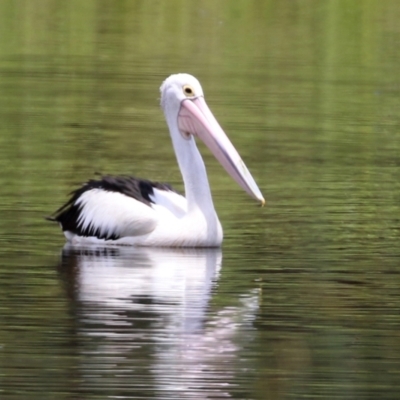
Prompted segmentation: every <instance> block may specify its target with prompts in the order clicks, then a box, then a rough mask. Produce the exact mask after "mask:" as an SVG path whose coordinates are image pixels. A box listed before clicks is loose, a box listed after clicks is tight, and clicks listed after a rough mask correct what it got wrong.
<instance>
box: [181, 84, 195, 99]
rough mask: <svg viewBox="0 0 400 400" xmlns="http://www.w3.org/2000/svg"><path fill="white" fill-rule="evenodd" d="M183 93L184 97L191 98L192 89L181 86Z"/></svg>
mask: <svg viewBox="0 0 400 400" xmlns="http://www.w3.org/2000/svg"><path fill="white" fill-rule="evenodd" d="M183 93H184V94H185V96H186V97H193V96H194V89H193V88H192V87H191V86H189V85H185V86H183Z"/></svg>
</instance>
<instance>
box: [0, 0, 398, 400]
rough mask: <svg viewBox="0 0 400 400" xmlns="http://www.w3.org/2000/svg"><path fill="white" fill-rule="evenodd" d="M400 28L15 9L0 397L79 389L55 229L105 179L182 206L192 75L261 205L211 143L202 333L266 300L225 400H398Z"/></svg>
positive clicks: (188, 7) (315, 9)
mask: <svg viewBox="0 0 400 400" xmlns="http://www.w3.org/2000/svg"><path fill="white" fill-rule="evenodd" d="M399 14H400V6H399V4H398V2H397V1H394V0H393V1H385V2H377V1H348V0H346V1H325V2H321V1H302V2H294V1H293V2H279V1H259V2H257V1H254V2H253V1H251V2H250V1H235V2H233V1H218V2H213V1H200V2H189V1H175V0H169V1H149V0H146V1H121V2H104V1H85V2H78V1H71V2H56V1H36V2H34V3H33V2H28V1H25V2H18V3H16V2H12V1H6V2H2V3H1V4H0V37H2V40H1V41H0V118H1V125H0V130H1V134H0V152H1V156H0V166H1V170H2V174H0V180H1V187H2V192H1V207H0V235H1V236H0V238H1V241H2V254H3V266H2V268H1V275H0V297H1V300H2V301H1V306H0V307H1V308H0V314H1V315H2V321H5V322H4V323H3V324H2V325H3V326H4V327H5V328H4V329H2V330H0V390H3V391H5V393H6V395H9V396H10V398H11V396H14V398H18V396H19V398H24V396H26V393H28V392H32V387H34V388H35V391H34V392H33V394H32V393H31V396H36V397H37V398H41V399H42V398H45V396H44V393H45V392H46V390H45V389H46V385H48V383H49V382H50V381H51V382H52V385H53V386H51V389H50V392H51V393H56V392H57V393H58V394H57V395H58V398H64V397H65V398H68V397H70V395H71V393H75V392H74V388H75V386H76V385H77V386H79V385H78V384H77V381H79V382H80V385H81V386H80V387H83V388H85V382H81V381H80V379H81V377H80V376H79V373H75V372H76V368H77V365H78V364H79V362H78V360H79V358H80V351H79V343H78V345H77V348H78V349H76V348H74V350H73V351H72V350H71V341H72V342H73V341H74V340H76V337H75V336H74V332H75V325H76V324H78V323H79V319H78V322H77V318H76V315H75V314H74V313H71V314H69V310H70V303H69V301H68V298H67V297H66V295H65V292H64V291H63V290H62V288H61V286H60V278H59V276H58V275H57V273H56V272H55V265H56V264H57V253H58V251H59V249H60V248H61V246H62V245H63V243H64V239H63V237H62V235H61V233H60V232H58V230H57V229H56V227H54V226H52V225H49V224H48V223H46V222H45V221H44V220H43V218H42V217H43V216H44V215H47V214H48V213H50V212H52V211H53V210H55V209H56V208H57V207H58V206H59V205H60V204H61V203H62V202H63V201H64V200H65V198H66V194H67V193H68V192H69V191H70V190H72V189H73V187H74V185H76V184H77V183H79V182H81V181H84V180H86V179H88V178H90V177H91V176H92V175H93V173H94V172H95V171H100V172H107V173H121V174H137V175H139V176H144V177H149V178H153V179H156V180H161V181H162V180H164V181H168V182H170V183H171V184H173V185H174V186H177V187H178V188H179V189H181V190H182V184H181V178H180V174H179V171H178V169H177V166H176V163H175V157H174V154H173V152H172V148H171V145H170V140H169V137H168V134H167V129H166V126H165V122H164V120H163V116H162V114H161V111H160V110H159V107H158V101H159V100H158V97H159V94H158V87H159V85H160V83H161V81H162V80H163V79H164V78H165V77H166V76H168V75H169V74H170V73H172V72H180V71H185V72H190V73H193V74H194V75H196V76H197V77H198V78H199V79H200V80H201V82H202V84H203V87H204V89H205V92H206V97H207V101H208V103H209V105H210V107H211V109H212V110H213V112H214V114H215V115H216V117H217V118H218V120H219V121H220V122H221V125H222V126H223V127H224V128H225V130H226V132H227V133H228V134H229V136H230V137H231V138H232V141H233V143H234V144H235V146H236V147H237V149H238V150H239V152H240V153H241V155H242V156H243V158H244V160H245V161H246V164H247V165H248V167H249V169H250V170H251V171H252V173H253V175H254V176H255V178H256V180H257V182H258V183H259V185H260V187H261V188H262V191H263V194H264V196H265V197H266V200H267V207H265V208H264V209H259V208H257V206H256V205H255V204H254V203H253V202H252V200H251V199H249V198H247V196H246V194H244V193H242V192H241V190H240V189H239V188H238V187H236V186H235V184H234V183H233V182H232V181H231V179H230V178H229V177H228V176H226V174H225V173H224V172H223V170H222V169H221V168H220V167H219V166H218V165H217V164H216V162H215V161H214V160H213V159H212V157H211V156H210V155H209V154H208V152H207V151H206V149H204V148H203V147H202V152H203V154H204V158H205V159H206V163H207V167H208V171H209V175H210V181H211V184H212V187H213V194H214V198H215V203H216V207H217V210H218V213H219V215H220V218H221V221H222V223H223V226H224V230H225V243H224V258H223V268H222V271H221V276H220V278H219V280H218V286H217V287H216V288H215V289H214V291H213V296H212V299H211V300H210V310H209V314H208V315H207V318H208V319H209V320H210V321H213V317H214V316H215V315H217V314H218V313H219V312H222V311H224V312H225V311H227V310H229V309H230V307H238V309H241V308H240V307H242V301H244V300H243V299H248V298H251V299H253V300H254V301H256V302H258V308H257V311H254V321H253V330H252V329H249V328H248V327H247V326H245V327H243V328H242V329H239V331H238V334H237V336H235V338H234V339H233V342H234V343H235V345H236V346H237V347H238V348H239V349H240V350H239V351H238V352H237V354H236V357H235V360H234V361H233V364H234V365H235V366H236V368H237V371H236V375H235V376H234V377H232V378H231V380H230V381H229V382H228V383H229V384H230V385H231V386H230V389H229V390H228V392H229V391H230V393H231V394H232V396H236V397H237V398H268V397H270V398H283V397H297V398H298V397H300V396H304V397H306V396H308V397H318V396H322V397H328V398H332V397H335V396H336V397H341V398H342V397H344V398H345V397H353V398H354V397H355V398H369V397H371V398H377V397H380V398H396V395H397V392H398V383H397V381H398V380H397V376H398V371H399V350H400V349H399V345H398V343H399V340H398V333H397V332H398V327H399V316H398V313H397V310H398V309H399V306H400V304H399V298H398V287H399V279H398V264H399V263H398V260H399V253H400V252H399V246H398V243H399V219H400V218H399V215H400V212H399V211H400V210H399V189H400V187H399V186H400V183H399V182H400V179H399V178H400V172H399V154H400V144H399V143H400V140H399V109H400V107H399V106H400V101H399V99H400V96H399V88H400V82H399V74H398V65H399V63H400V51H399V48H398V40H399V37H400V28H399V24H398V21H399V17H400V15H399ZM246 301H247V300H246ZM245 310H248V309H247V308H245ZM247 312H248V313H249V315H252V313H251V312H250V311H247ZM235 315H236V314H235ZM238 315H239V314H238ZM237 318H239V317H237ZM250 339H251V340H250ZM81 346H82V347H83V349H85V344H81ZM35 348H38V349H40V351H36V350H35ZM81 350H82V349H81ZM147 350H148V349H147ZM149 352H150V353H151V351H149ZM146 355H147V353H146ZM146 357H147V356H146ZM146 357H143V359H140V362H141V363H142V364H141V365H142V367H143V368H146V366H147V364H146ZM243 360H245V361H244V362H243ZM130 361H131V362H133V361H132V360H130ZM128 364H129V363H128ZM24 365H25V366H26V367H27V370H26V371H24V370H23V369H21V368H22V366H24ZM219 368H220V370H221V371H222V370H224V367H223V365H220V366H219ZM49 374H50V375H49ZM110 376H112V374H111V373H110ZM110 379H111V378H110ZM22 382H25V384H26V385H25V386H24V385H23V384H22ZM109 382H111V383H110V387H112V388H113V389H115V388H114V387H113V382H114V385H115V386H118V385H120V384H121V382H120V381H118V382H117V381H112V379H111V380H110V381H109ZM153 383H154V382H153ZM153 383H150V382H149V385H152V384H153ZM98 384H99V385H101V380H100V381H99V383H98ZM233 384H236V385H237V386H233ZM35 385H36V386H35ZM57 388H58V389H57ZM60 388H61V389H60ZM98 389H99V390H100V389H101V386H100V387H99V388H98ZM115 391H116V392H117V390H116V389H115ZM133 391H134V388H131V391H129V390H127V392H125V393H124V394H126V395H130V394H132V393H133ZM93 393H96V392H94V388H90V387H86V389H85V390H84V391H83V394H82V393H81V394H82V395H83V396H87V398H89V397H90V396H92V395H93ZM0 394H2V393H1V391H0ZM98 395H99V394H98V392H97V394H96V395H95V396H96V397H95V398H99V397H97V396H98ZM81 397H82V396H81ZM31 398H34V397H31Z"/></svg>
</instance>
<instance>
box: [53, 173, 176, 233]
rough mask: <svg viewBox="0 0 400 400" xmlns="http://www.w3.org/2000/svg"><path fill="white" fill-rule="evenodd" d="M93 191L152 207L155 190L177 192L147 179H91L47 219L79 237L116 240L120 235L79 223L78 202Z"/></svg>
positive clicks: (118, 177)
mask: <svg viewBox="0 0 400 400" xmlns="http://www.w3.org/2000/svg"><path fill="white" fill-rule="evenodd" d="M92 189H102V190H105V191H108V192H116V193H121V194H123V195H125V196H128V197H132V198H134V199H135V200H138V201H141V202H142V203H144V204H146V205H148V206H150V205H151V203H153V201H152V200H151V197H150V196H151V195H153V194H154V189H159V190H168V191H175V190H174V189H173V188H172V187H171V186H170V185H169V184H167V183H160V182H151V181H149V180H146V179H139V178H135V177H133V176H109V175H106V176H102V177H101V179H90V180H89V181H87V182H86V183H84V184H83V185H82V186H81V187H80V188H78V189H76V190H74V191H72V192H71V197H70V199H69V200H68V201H67V202H66V203H65V204H64V205H62V206H61V207H60V208H59V209H58V210H57V211H56V212H55V213H54V214H53V216H50V217H47V219H48V220H50V221H56V222H59V223H60V224H61V226H62V229H63V231H69V232H72V233H75V234H76V235H79V236H86V237H89V236H95V237H97V238H99V239H106V240H116V239H118V238H119V236H118V235H116V234H114V233H112V232H109V233H103V234H102V233H101V232H100V229H98V228H97V229H96V228H95V227H94V226H93V225H92V224H90V225H89V226H88V227H86V229H82V226H80V224H79V223H78V221H79V217H80V215H81V212H82V205H81V204H76V202H77V200H78V199H79V198H80V197H81V196H82V194H83V193H85V192H87V191H89V190H92Z"/></svg>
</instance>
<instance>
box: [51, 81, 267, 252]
mask: <svg viewBox="0 0 400 400" xmlns="http://www.w3.org/2000/svg"><path fill="white" fill-rule="evenodd" d="M160 92H161V107H162V109H163V111H164V115H165V119H166V121H167V124H168V128H169V132H170V135H171V139H172V144H173V147H174V150H175V154H176V158H177V160H178V164H179V168H180V171H181V174H182V178H183V182H184V186H185V196H186V197H183V196H181V195H179V194H178V193H177V192H176V191H174V190H173V189H172V187H171V186H169V185H167V184H164V183H159V182H151V181H149V180H145V179H138V178H135V177H113V176H103V177H102V178H101V179H97V180H96V179H92V180H89V181H88V182H86V183H84V184H83V185H82V186H81V187H80V188H78V189H76V190H75V191H73V192H72V193H71V198H70V199H69V201H68V202H67V203H66V204H64V205H63V206H62V207H60V208H59V209H58V210H57V211H56V212H55V213H54V214H53V216H52V217H49V219H51V220H52V221H57V222H58V223H59V224H60V226H61V228H62V230H63V232H64V235H65V237H66V238H67V240H68V241H69V242H71V243H72V244H80V245H81V244H89V243H95V244H120V245H132V246H157V247H219V246H220V245H221V243H222V238H223V233H222V227H221V224H220V222H219V219H218V216H217V214H216V212H215V209H214V204H213V200H212V197H211V191H210V185H209V183H208V178H207V173H206V168H205V165H204V162H203V159H202V157H201V155H200V152H199V150H198V149H197V146H196V142H195V137H198V138H200V139H201V140H202V141H203V142H204V143H205V144H206V146H207V147H208V148H209V149H210V150H211V152H212V153H213V154H214V156H215V157H216V158H217V159H218V160H219V162H220V163H221V164H222V166H223V167H224V168H225V170H226V171H227V172H228V173H229V174H230V175H231V176H232V178H233V179H235V180H236V182H237V183H238V184H239V185H240V186H241V187H242V188H243V189H244V190H245V191H246V192H247V193H248V194H249V195H250V196H251V197H253V198H254V199H256V200H258V201H259V202H260V203H261V205H264V203H265V201H264V198H263V196H262V194H261V192H260V190H259V188H258V186H257V184H256V183H255V181H254V179H253V177H252V176H251V174H250V172H249V170H248V169H247V167H246V166H245V164H244V163H243V161H242V159H241V158H240V156H239V154H238V152H237V151H236V150H235V148H234V147H233V145H232V143H231V142H230V140H229V139H228V137H227V136H226V134H225V132H224V131H223V130H222V128H221V126H220V125H219V124H218V122H217V120H216V119H215V117H214V116H213V114H212V112H211V110H210V109H209V108H208V106H207V104H206V102H205V100H204V94H203V89H202V87H201V85H200V83H199V81H198V80H197V79H196V78H195V77H193V76H192V75H189V74H175V75H171V76H170V77H169V78H167V79H166V80H165V81H164V82H163V84H162V85H161V88H160Z"/></svg>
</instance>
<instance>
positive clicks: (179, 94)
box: [160, 74, 265, 205]
mask: <svg viewBox="0 0 400 400" xmlns="http://www.w3.org/2000/svg"><path fill="white" fill-rule="evenodd" d="M160 91H161V107H162V108H163V110H164V114H165V116H166V119H167V122H168V124H169V125H170V123H171V122H172V123H175V124H176V122H177V125H178V129H179V133H180V135H181V136H182V138H183V139H187V140H188V139H191V137H192V136H197V137H199V138H200V139H201V140H202V141H203V142H204V143H205V144H206V146H207V147H208V148H209V149H210V150H211V152H212V153H213V154H214V156H215V157H216V158H217V160H218V161H219V162H220V163H221V164H222V166H223V167H224V168H225V170H226V171H227V172H228V173H229V175H231V176H232V178H233V179H234V180H235V181H236V182H237V183H238V184H239V185H240V186H241V187H242V188H243V189H244V190H245V191H246V192H247V193H248V194H249V195H250V196H251V197H253V198H255V199H256V200H258V201H260V202H261V205H264V204H265V200H264V197H263V195H262V194H261V192H260V189H259V188H258V186H257V184H256V182H255V181H254V179H253V177H252V176H251V174H250V172H249V170H248V169H247V167H246V165H245V164H244V162H243V161H242V159H241V157H240V155H239V153H238V152H237V151H236V149H235V148H234V147H233V145H232V143H231V141H230V140H229V138H228V137H227V135H226V134H225V132H224V131H223V129H222V128H221V126H220V125H219V123H218V122H217V120H216V119H215V117H214V115H213V114H212V112H211V110H210V109H209V107H208V106H207V103H206V102H205V100H204V93H203V89H202V87H201V85H200V82H199V81H198V80H197V79H196V78H195V77H194V76H192V75H189V74H175V75H171V76H170V77H168V78H167V79H166V80H165V81H164V82H163V84H162V85H161V88H160ZM171 118H172V119H174V120H175V121H171Z"/></svg>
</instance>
